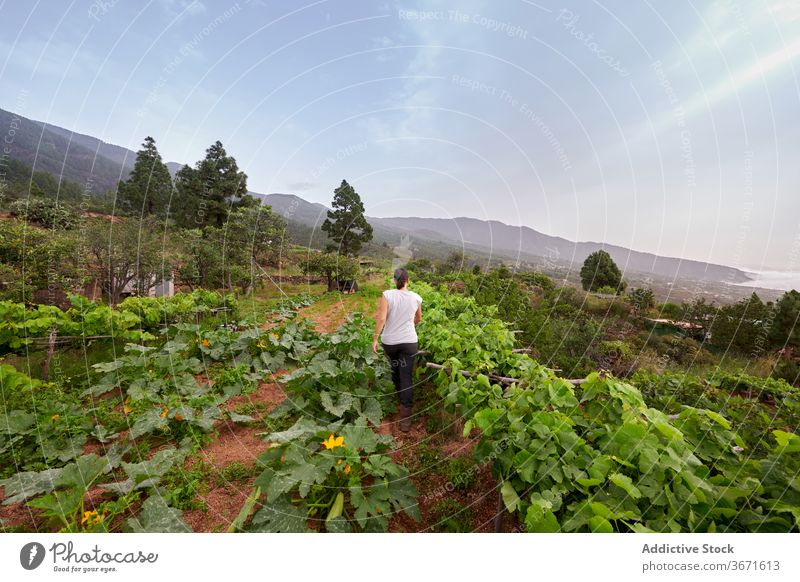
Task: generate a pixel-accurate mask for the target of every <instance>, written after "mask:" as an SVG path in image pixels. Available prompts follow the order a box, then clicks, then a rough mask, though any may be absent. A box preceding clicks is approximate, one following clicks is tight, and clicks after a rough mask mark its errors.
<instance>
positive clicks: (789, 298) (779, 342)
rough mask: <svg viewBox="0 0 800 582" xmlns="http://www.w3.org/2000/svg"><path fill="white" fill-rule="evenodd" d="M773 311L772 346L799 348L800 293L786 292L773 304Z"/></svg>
mask: <svg viewBox="0 0 800 582" xmlns="http://www.w3.org/2000/svg"><path fill="white" fill-rule="evenodd" d="M774 309H775V311H774V317H773V319H772V326H771V329H770V340H771V342H772V345H774V346H777V347H785V346H792V347H795V348H800V293H799V292H797V291H795V290H792V291H787V292H786V293H784V294H783V295H782V296H781V298H780V299H778V301H777V302H776V303H775V308H774ZM796 377H797V376H796V374H795V378H796Z"/></svg>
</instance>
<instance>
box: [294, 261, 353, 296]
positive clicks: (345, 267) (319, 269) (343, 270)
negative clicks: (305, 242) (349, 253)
mask: <svg viewBox="0 0 800 582" xmlns="http://www.w3.org/2000/svg"><path fill="white" fill-rule="evenodd" d="M301 268H302V269H303V272H305V273H308V274H314V275H319V276H322V277H325V278H326V279H327V280H328V291H332V290H333V289H334V282H335V281H336V279H337V278H340V279H355V278H356V276H357V275H358V272H359V266H358V262H357V261H356V260H355V259H351V258H350V257H346V256H344V255H341V254H334V253H318V252H310V254H309V256H308V257H307V258H306V259H305V260H303V262H302V263H301Z"/></svg>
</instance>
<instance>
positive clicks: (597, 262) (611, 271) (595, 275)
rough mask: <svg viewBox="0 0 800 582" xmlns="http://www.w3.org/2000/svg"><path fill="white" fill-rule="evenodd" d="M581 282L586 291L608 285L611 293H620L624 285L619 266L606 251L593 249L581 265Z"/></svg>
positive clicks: (596, 289)
mask: <svg viewBox="0 0 800 582" xmlns="http://www.w3.org/2000/svg"><path fill="white" fill-rule="evenodd" d="M581 284H582V285H583V288H584V289H586V290H587V291H598V290H599V289H601V288H602V287H609V288H610V290H611V292H612V293H620V292H622V291H624V290H625V286H626V284H625V282H624V281H623V280H622V273H621V272H620V270H619V267H617V264H616V263H615V262H614V259H612V258H611V255H609V254H608V253H607V252H606V251H595V252H593V253H592V254H591V255H589V256H588V257H586V260H585V261H584V262H583V267H581Z"/></svg>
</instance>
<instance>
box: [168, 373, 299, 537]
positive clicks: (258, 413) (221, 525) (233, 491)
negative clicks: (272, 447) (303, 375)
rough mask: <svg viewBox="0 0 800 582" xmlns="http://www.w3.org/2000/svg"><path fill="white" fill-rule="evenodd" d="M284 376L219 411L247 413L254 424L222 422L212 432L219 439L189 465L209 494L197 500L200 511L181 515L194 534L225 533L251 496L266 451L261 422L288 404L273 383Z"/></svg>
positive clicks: (201, 495)
mask: <svg viewBox="0 0 800 582" xmlns="http://www.w3.org/2000/svg"><path fill="white" fill-rule="evenodd" d="M285 372H286V371H285V370H279V371H277V372H275V373H274V374H272V376H271V378H270V381H269V382H262V383H261V384H259V386H258V389H257V390H256V392H254V393H253V394H243V395H240V396H235V397H234V398H231V399H230V400H228V401H227V402H226V403H225V404H224V405H222V406H221V408H222V409H223V410H225V411H229V412H231V411H235V410H237V409H241V408H243V407H244V408H246V410H247V412H248V415H249V416H252V417H253V418H254V419H255V422H252V423H247V424H241V423H234V422H231V421H230V420H226V421H223V422H220V423H219V424H218V425H217V426H216V427H215V428H216V430H217V432H218V436H217V438H215V439H214V440H213V441H212V442H211V443H210V444H209V445H207V446H205V447H203V448H202V449H201V450H200V451H199V453H198V454H197V455H195V456H193V457H192V458H190V459H189V460H188V461H187V464H186V469H187V472H188V471H191V470H192V468H193V467H194V464H195V463H202V468H203V470H204V471H205V474H206V475H207V489H206V490H205V491H204V492H202V493H201V494H200V495H198V499H197V501H198V502H199V503H200V504H201V505H202V506H203V508H202V509H189V510H186V511H185V512H184V514H183V517H184V519H185V520H186V523H188V524H189V527H191V528H192V530H193V531H195V532H213V531H225V530H226V529H227V528H228V526H229V525H230V523H231V522H232V521H233V520H234V519H235V518H236V516H237V514H238V513H239V509H240V508H241V507H242V505H243V504H244V502H245V500H246V499H247V496H248V495H250V492H251V491H252V490H253V482H254V481H255V477H256V474H257V473H258V472H259V470H258V467H257V465H256V460H257V459H258V456H259V455H260V454H261V453H263V452H264V451H266V450H267V448H268V447H269V443H267V442H266V441H265V440H264V439H263V437H262V436H261V435H259V433H263V432H267V429H266V428H265V427H264V425H263V423H262V422H261V421H263V420H264V418H265V417H266V416H267V414H269V412H270V411H271V410H272V409H273V408H275V407H276V406H278V405H279V404H280V403H281V402H283V401H284V400H285V399H286V393H285V392H284V390H283V387H282V386H281V385H280V384H279V383H278V382H276V381H275V379H276V378H278V377H280V376H282V375H283V374H284V373H285Z"/></svg>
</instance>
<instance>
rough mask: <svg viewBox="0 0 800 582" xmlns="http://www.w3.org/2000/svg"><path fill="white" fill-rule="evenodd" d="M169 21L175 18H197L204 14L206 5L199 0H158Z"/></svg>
mask: <svg viewBox="0 0 800 582" xmlns="http://www.w3.org/2000/svg"><path fill="white" fill-rule="evenodd" d="M158 2H159V4H161V7H162V9H163V10H164V12H166V14H167V17H168V18H170V19H173V18H175V17H176V16H183V15H189V16H197V15H198V14H203V13H204V12H206V5H205V4H203V3H202V2H201V1H200V0H158Z"/></svg>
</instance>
